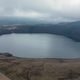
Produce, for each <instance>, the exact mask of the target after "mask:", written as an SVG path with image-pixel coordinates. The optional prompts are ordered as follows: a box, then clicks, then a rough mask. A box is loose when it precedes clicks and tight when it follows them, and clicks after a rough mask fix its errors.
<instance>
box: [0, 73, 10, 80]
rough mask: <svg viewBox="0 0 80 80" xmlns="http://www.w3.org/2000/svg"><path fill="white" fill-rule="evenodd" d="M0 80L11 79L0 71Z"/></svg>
mask: <svg viewBox="0 0 80 80" xmlns="http://www.w3.org/2000/svg"><path fill="white" fill-rule="evenodd" d="M0 80H10V79H9V78H7V77H6V76H5V75H3V74H1V73H0Z"/></svg>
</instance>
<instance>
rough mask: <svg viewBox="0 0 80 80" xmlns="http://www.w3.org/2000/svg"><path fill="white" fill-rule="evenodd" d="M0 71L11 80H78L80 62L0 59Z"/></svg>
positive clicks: (79, 79)
mask: <svg viewBox="0 0 80 80" xmlns="http://www.w3.org/2000/svg"><path fill="white" fill-rule="evenodd" d="M0 71H1V72H2V73H4V74H5V75H6V76H8V77H9V78H10V79H11V80H80V60H62V59H17V60H16V59H12V60H11V59H0Z"/></svg>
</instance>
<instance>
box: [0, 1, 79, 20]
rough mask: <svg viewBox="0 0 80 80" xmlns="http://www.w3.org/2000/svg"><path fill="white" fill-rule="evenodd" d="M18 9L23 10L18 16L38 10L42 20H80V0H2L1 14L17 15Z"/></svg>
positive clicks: (0, 4) (39, 17)
mask: <svg viewBox="0 0 80 80" xmlns="http://www.w3.org/2000/svg"><path fill="white" fill-rule="evenodd" d="M16 10H17V11H19V13H20V12H21V13H20V15H19V16H18V17H20V16H21V15H24V17H26V16H25V14H27V13H28V12H36V13H37V14H36V15H35V16H37V19H42V20H46V19H48V20H49V21H55V20H56V21H57V20H59V21H60V20H62V21H64V20H65V21H66V20H79V19H80V0H0V16H3V17H4V16H9V15H10V16H16V15H18V14H19V13H18V14H16ZM14 14H15V15H14ZM38 14H41V15H42V14H43V15H42V16H41V15H39V16H38ZM46 14H47V15H46ZM31 15H32V14H31ZM33 16H34V15H33ZM35 16H34V18H35ZM16 17H17V16H16ZM30 18H31V17H30Z"/></svg>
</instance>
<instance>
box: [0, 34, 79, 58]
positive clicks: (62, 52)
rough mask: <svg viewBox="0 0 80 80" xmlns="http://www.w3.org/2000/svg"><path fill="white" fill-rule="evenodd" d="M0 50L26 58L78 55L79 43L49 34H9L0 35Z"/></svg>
mask: <svg viewBox="0 0 80 80" xmlns="http://www.w3.org/2000/svg"><path fill="white" fill-rule="evenodd" d="M0 52H11V53H13V54H14V55H16V56H21V57H28V58H55V57H60V58H73V57H80V43H78V42H74V41H72V40H71V39H68V38H66V37H63V36H57V35H49V34H9V35H3V36H0Z"/></svg>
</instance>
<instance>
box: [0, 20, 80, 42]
mask: <svg viewBox="0 0 80 80" xmlns="http://www.w3.org/2000/svg"><path fill="white" fill-rule="evenodd" d="M10 33H49V34H57V35H63V36H66V37H68V38H71V39H73V40H74V41H77V42H80V21H76V22H69V23H61V24H33V25H32V24H31V25H30V24H24V25H23V24H22V25H1V26H0V35H3V34H10Z"/></svg>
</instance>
